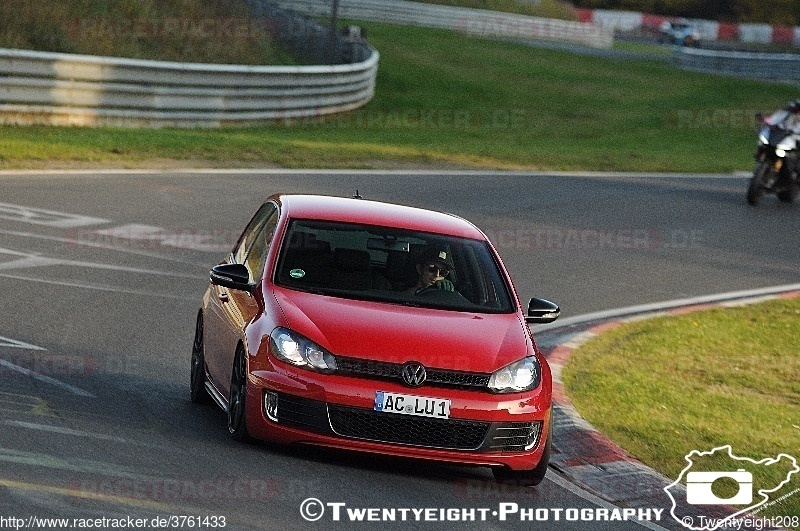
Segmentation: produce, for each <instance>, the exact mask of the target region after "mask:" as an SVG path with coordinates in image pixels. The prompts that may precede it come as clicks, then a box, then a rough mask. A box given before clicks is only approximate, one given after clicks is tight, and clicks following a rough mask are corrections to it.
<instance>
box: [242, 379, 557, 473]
mask: <svg viewBox="0 0 800 531" xmlns="http://www.w3.org/2000/svg"><path fill="white" fill-rule="evenodd" d="M377 391H385V392H396V393H409V391H413V393H412V394H414V395H424V396H430V397H436V398H448V399H450V400H451V417H450V418H449V419H432V418H427V417H418V416H411V415H397V414H391V413H381V412H376V411H374V408H373V405H374V401H375V393H376V392H377ZM267 394H269V401H270V403H271V404H272V405H273V406H276V407H274V409H273V410H272V411H271V412H270V414H269V415H268V414H267V411H266V406H265V396H266V395H267ZM270 417H272V419H271V418H270ZM247 424H248V430H249V431H250V434H251V435H252V436H254V437H257V438H259V439H264V440H269V441H274V442H279V443H306V444H315V445H321V446H328V447H334V448H341V449H350V450H357V451H364V452H373V453H380V454H384V455H396V456H403V457H414V458H423V459H433V460H438V461H447V462H454V463H463V464H475V465H485V466H507V467H510V468H512V469H515V470H529V469H532V468H534V467H535V466H536V465H537V464H538V462H539V460H540V459H541V457H542V454H543V451H544V441H545V440H546V438H547V436H548V434H549V430H550V390H549V388H546V387H545V385H540V386H539V388H538V389H537V390H535V391H531V392H528V393H520V394H517V395H494V394H491V393H487V392H477V391H465V390H458V389H442V388H426V387H423V388H417V389H413V390H411V389H409V388H407V387H403V386H400V385H397V384H394V383H392V382H383V381H374V380H367V379H361V378H353V377H346V376H339V375H320V374H316V373H308V374H307V373H306V371H303V373H302V378H298V374H297V373H295V372H292V371H283V370H280V369H279V370H278V371H277V372H273V371H254V372H252V373H251V374H250V379H249V382H248V396H247Z"/></svg>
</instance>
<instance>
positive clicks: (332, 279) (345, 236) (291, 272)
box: [275, 220, 513, 312]
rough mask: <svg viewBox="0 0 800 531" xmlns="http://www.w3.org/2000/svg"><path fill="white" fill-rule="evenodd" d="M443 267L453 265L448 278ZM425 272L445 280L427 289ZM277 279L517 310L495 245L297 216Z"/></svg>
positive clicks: (345, 293)
mask: <svg viewBox="0 0 800 531" xmlns="http://www.w3.org/2000/svg"><path fill="white" fill-rule="evenodd" d="M432 251H434V253H433V255H431V252H432ZM439 253H441V254H439ZM431 256H433V259H431V258H430V257H431ZM438 256H442V257H443V258H445V259H443V260H441V261H439V260H438ZM431 266H437V267H431ZM439 266H445V268H446V269H447V273H446V275H444V278H443V279H442V278H441V274H442V272H443V271H444V268H442V267H439ZM425 270H428V271H429V272H430V271H433V270H436V271H437V273H435V274H434V276H435V277H436V278H437V279H438V281H437V282H435V283H434V285H430V286H425V287H423V288H420V287H419V286H420V282H423V280H421V277H422V276H423V274H424V272H425ZM275 282H276V283H277V284H279V285H281V286H285V287H288V288H293V289H299V290H305V291H312V292H315V293H320V294H325V295H331V296H340V297H347V298H353V299H362V300H374V301H383V302H390V303H398V304H408V305H418V306H424V307H431V308H447V309H456V310H465V311H478V312H510V311H513V307H512V304H511V297H510V295H509V294H510V290H509V287H508V285H507V282H506V280H505V277H504V275H503V274H502V272H501V270H500V268H499V267H498V264H497V263H496V261H495V259H494V255H493V253H492V252H491V250H490V248H489V246H488V243H487V242H485V241H480V240H472V239H468V238H457V237H452V236H445V235H439V234H431V233H425V232H413V231H407V230H400V229H391V228H385V227H373V226H365V225H359V224H350V223H332V222H321V221H308V220H294V221H292V222H291V223H290V226H289V230H288V231H287V234H286V239H285V240H284V242H283V245H282V247H281V256H280V257H279V259H278V265H277V269H276V271H275ZM423 285H424V282H423ZM451 290H452V291H451Z"/></svg>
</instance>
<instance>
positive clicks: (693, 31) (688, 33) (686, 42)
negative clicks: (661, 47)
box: [659, 20, 701, 48]
mask: <svg viewBox="0 0 800 531" xmlns="http://www.w3.org/2000/svg"><path fill="white" fill-rule="evenodd" d="M660 31H661V34H660V36H659V41H660V42H662V43H670V44H675V45H678V46H694V47H695V48H699V47H700V41H701V37H700V31H699V30H698V29H697V28H696V27H695V26H694V25H692V24H690V23H689V22H688V21H686V20H678V21H670V20H665V21H664V22H663V23H662V24H661V27H660Z"/></svg>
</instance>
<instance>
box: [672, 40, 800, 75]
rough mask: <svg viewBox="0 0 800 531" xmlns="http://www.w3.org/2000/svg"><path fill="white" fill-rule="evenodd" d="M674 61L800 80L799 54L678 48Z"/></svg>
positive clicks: (691, 67)
mask: <svg viewBox="0 0 800 531" xmlns="http://www.w3.org/2000/svg"><path fill="white" fill-rule="evenodd" d="M674 57H675V62H676V63H677V64H678V65H679V66H680V67H681V68H685V69H687V70H694V71H699V72H713V73H717V74H727V75H735V76H743V77H752V78H759V79H774V80H781V81H788V80H800V55H795V54H771V53H751V52H727V51H721V50H705V49H697V48H685V47H684V48H679V49H677V50H676V52H675V56H674Z"/></svg>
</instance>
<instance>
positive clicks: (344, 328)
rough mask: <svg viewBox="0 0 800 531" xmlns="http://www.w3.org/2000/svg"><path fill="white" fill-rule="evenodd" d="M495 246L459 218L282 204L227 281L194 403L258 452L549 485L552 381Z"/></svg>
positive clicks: (533, 308) (275, 204) (200, 352)
mask: <svg viewBox="0 0 800 531" xmlns="http://www.w3.org/2000/svg"><path fill="white" fill-rule="evenodd" d="M558 313H559V309H558V306H556V305H554V304H553V303H550V302H548V301H545V300H543V299H532V300H531V301H530V303H529V306H528V310H527V315H523V312H522V308H521V307H520V303H519V299H518V298H517V295H516V293H515V292H514V288H513V287H512V284H511V281H510V280H509V278H508V274H507V272H506V270H505V268H504V266H503V264H502V262H501V261H500V258H499V256H498V255H497V253H496V252H495V250H494V248H493V247H492V245H491V244H490V243H489V241H488V239H487V238H486V236H485V235H484V234H483V232H481V231H480V230H479V229H478V228H476V227H475V226H474V225H473V224H472V223H470V222H468V221H466V220H464V219H462V218H459V217H457V216H454V215H450V214H442V213H438V212H431V211H428V210H421V209H417V208H411V207H405V206H399V205H392V204H387V203H379V202H374V201H366V200H363V199H349V198H336V197H324V196H308V195H275V196H272V197H270V198H269V199H268V200H267V201H266V202H265V203H264V204H263V205H262V206H261V208H260V209H259V210H258V211H257V212H256V214H255V215H254V216H253V218H252V219H251V221H250V223H249V224H248V225H247V227H246V228H245V230H244V232H243V233H242V235H241V236H240V237H239V240H238V242H237V243H236V246H235V248H234V249H233V251H232V252H231V254H230V255H229V256H228V257H227V259H226V260H225V261H224V262H223V263H221V264H220V265H217V266H216V267H214V268H213V269H212V270H211V284H210V286H209V288H208V290H207V291H206V293H205V296H204V297H203V302H202V307H201V308H200V310H199V312H198V315H197V328H196V332H195V340H194V346H193V349H192V362H191V397H192V400H193V401H194V402H203V401H208V399H209V397H210V398H211V399H213V400H214V402H216V403H217V404H218V405H219V406H220V407H221V408H222V409H223V410H224V411H226V412H227V414H228V430H229V431H230V434H231V436H232V437H233V438H234V439H245V438H248V437H253V438H257V439H263V440H267V441H272V442H278V443H305V444H314V445H323V446H328V447H334V448H341V449H350V450H358V451H364V452H375V453H380V454H389V455H395V456H404V457H413V458H422V459H431V460H439V461H447V462H453V463H464V464H472V465H482V466H489V467H492V469H493V471H494V474H495V476H496V477H497V479H498V480H501V481H504V480H509V481H514V482H518V483H522V484H537V483H539V482H540V481H541V480H542V479H543V478H544V475H545V472H546V471H547V463H548V461H549V454H550V443H551V439H552V430H551V420H550V417H551V393H552V382H551V375H550V369H549V367H548V365H547V362H546V361H545V359H544V358H543V357H542V354H541V353H540V352H539V350H538V349H537V347H536V344H535V343H534V341H533V338H532V336H531V333H530V330H529V329H528V326H527V324H526V321H527V322H529V323H531V322H533V323H547V322H551V321H553V320H555V319H556V318H557V317H558Z"/></svg>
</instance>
